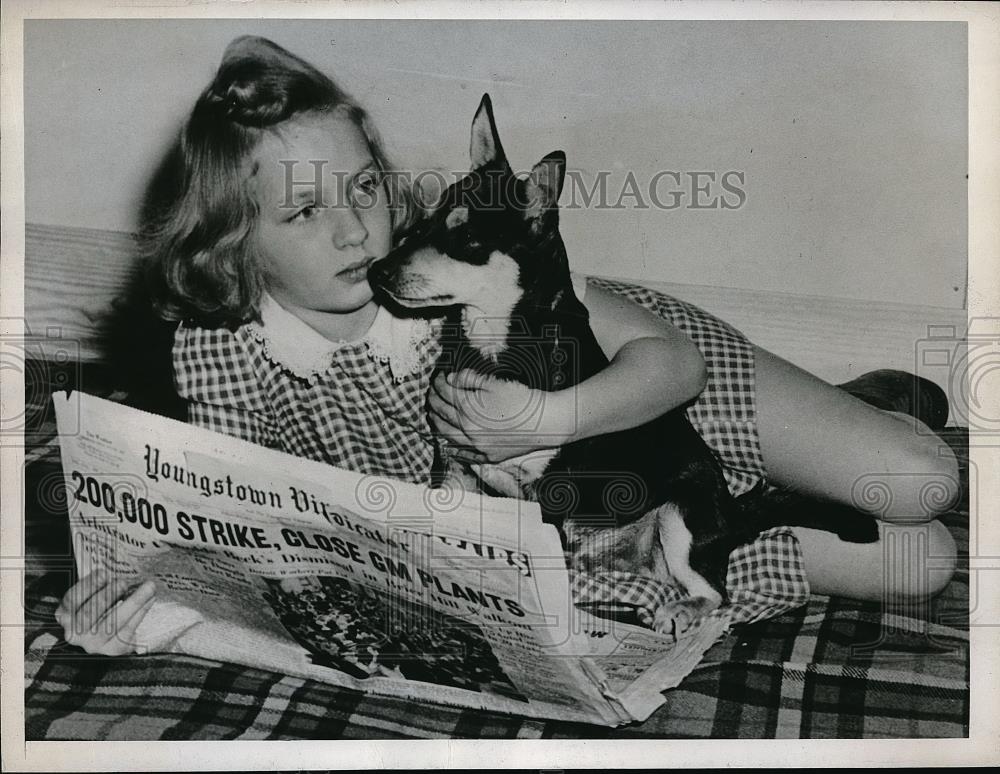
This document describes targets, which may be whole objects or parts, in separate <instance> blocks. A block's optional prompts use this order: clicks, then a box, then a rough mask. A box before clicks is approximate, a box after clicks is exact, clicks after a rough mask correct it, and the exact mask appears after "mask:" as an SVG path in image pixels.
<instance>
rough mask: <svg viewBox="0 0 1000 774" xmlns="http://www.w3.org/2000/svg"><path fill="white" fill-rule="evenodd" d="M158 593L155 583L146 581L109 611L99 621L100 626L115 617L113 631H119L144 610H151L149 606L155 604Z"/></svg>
mask: <svg viewBox="0 0 1000 774" xmlns="http://www.w3.org/2000/svg"><path fill="white" fill-rule="evenodd" d="M155 593H156V586H155V585H154V584H153V581H149V580H148V581H146V582H145V583H143V584H142V585H141V586H139V588H137V589H136V590H135V591H133V592H132V594H130V595H129V596H128V597H126V598H125V599H123V600H121V601H120V602H118V603H117V604H116V605H115V606H114V607H111V608H109V609H108V611H107V612H106V613H105V615H104V617H103V618H102V619H101V620H100V621H97V624H100V623H102V622H103V621H104V619H106V618H108V617H109V616H114V618H115V620H114V621H113V622H112V623H113V624H115V625H113V626H112V627H111V629H112V630H115V629H119V626H120V625H121V624H124V623H126V622H127V621H130V620H131V619H132V618H133V617H134V616H135V614H136V613H137V612H138V611H139V610H141V609H143V608H146V609H148V608H149V605H150V604H152V602H153V595H154V594H155Z"/></svg>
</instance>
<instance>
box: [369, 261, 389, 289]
mask: <svg viewBox="0 0 1000 774" xmlns="http://www.w3.org/2000/svg"><path fill="white" fill-rule="evenodd" d="M391 276H392V270H391V269H390V268H389V262H388V261H386V260H385V259H384V258H383V259H382V260H381V261H375V262H374V263H373V264H372V265H371V266H369V267H368V284H369V285H371V286H372V287H373V288H381V287H385V286H386V284H387V283H388V282H389V279H390V277H391Z"/></svg>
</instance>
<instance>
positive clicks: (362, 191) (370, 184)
mask: <svg viewBox="0 0 1000 774" xmlns="http://www.w3.org/2000/svg"><path fill="white" fill-rule="evenodd" d="M381 187H382V176H381V175H380V174H377V173H374V172H362V173H361V174H360V175H358V176H357V177H356V178H354V183H353V185H352V186H351V188H352V189H353V190H352V193H353V195H354V196H355V197H362V198H364V199H367V200H370V199H371V198H372V197H374V196H377V195H378V192H379V189H380V188H381Z"/></svg>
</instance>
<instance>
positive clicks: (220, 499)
mask: <svg viewBox="0 0 1000 774" xmlns="http://www.w3.org/2000/svg"><path fill="white" fill-rule="evenodd" d="M53 399H54V401H55V406H56V417H57V422H58V427H59V438H60V447H61V453H62V464H63V471H64V475H65V478H66V486H67V502H68V512H69V519H70V527H71V532H72V537H73V545H74V552H75V557H76V563H77V570H78V572H79V573H80V575H81V577H82V575H83V574H86V573H88V572H90V571H92V570H94V569H97V568H104V569H106V570H108V571H109V572H111V573H113V574H114V575H115V576H116V577H117V578H120V579H123V580H125V581H127V582H130V583H132V582H134V583H135V584H138V583H140V582H142V581H143V580H146V579H152V580H153V581H154V582H155V584H156V587H157V592H156V597H155V602H154V604H153V606H152V608H151V609H150V610H149V612H148V613H147V614H146V616H145V618H144V619H143V620H142V623H141V624H140V626H139V628H138V631H137V632H136V640H137V644H138V645H139V648H140V651H141V652H148V651H170V652H177V653H185V654H189V655H194V656H201V657H206V658H212V659H217V660H223V661H229V662H236V663H242V664H246V665H249V666H254V667H260V668H264V669H268V670H272V671H277V672H281V673H285V674H290V675H296V676H301V677H304V678H311V679H315V680H321V681H324V682H328V683H332V684H335V685H339V686H345V687H348V688H351V689H355V690H358V691H364V692H370V693H374V694H381V695H389V696H397V697H405V698H412V699H417V700H423V701H432V702H438V703H445V704H452V705H458V706H466V707H474V708H481V709H489V710H495V711H501V712H508V713H515V714H519V715H527V716H534V717H544V718H561V719H566V720H575V721H581V722H589V723H600V724H605V725H618V724H622V723H627V722H631V721H636V720H643V719H645V718H646V717H648V716H649V714H650V713H651V712H652V711H653V710H654V709H656V707H657V706H659V705H660V704H662V702H663V701H664V697H663V694H662V692H663V691H664V690H665V689H668V688H671V687H674V686H675V685H677V684H678V683H679V682H680V681H681V680H682V679H683V678H684V677H685V676H686V675H687V674H688V673H689V672H690V671H691V670H692V669H693V668H694V667H695V666H696V665H697V663H698V662H699V660H700V659H701V657H702V655H703V654H704V652H705V650H707V649H708V648H709V647H710V646H711V645H712V644H713V643H714V642H715V640H716V639H717V638H718V637H719V636H720V635H721V634H722V633H723V629H724V624H723V623H722V621H721V620H719V619H715V618H711V617H710V618H707V619H705V620H704V621H702V622H700V624H699V625H698V626H696V627H695V628H694V629H693V630H691V631H688V632H686V633H685V634H684V635H683V636H682V637H681V638H680V639H675V638H674V637H673V636H668V635H663V634H659V633H656V632H653V631H651V630H648V629H644V628H641V627H638V626H631V625H629V624H627V623H622V622H620V621H612V620H607V619H602V618H597V617H595V616H593V615H592V614H589V613H587V612H585V611H584V610H580V609H577V608H576V607H574V605H573V602H572V598H571V594H570V586H569V575H568V572H567V569H566V566H565V560H564V557H563V553H562V549H561V546H560V542H559V536H558V533H557V531H556V530H555V528H554V527H552V526H551V525H548V524H545V523H543V522H542V519H541V512H540V510H539V507H538V505H537V504H536V503H531V502H525V501H520V500H514V499H505V498H494V497H488V496H484V495H479V494H470V493H463V492H455V491H452V490H448V489H431V488H428V487H422V486H418V485H415V484H410V483H404V482H400V481H397V480H394V479H390V478H384V477H379V476H370V475H361V474H358V473H353V472H350V471H346V470H341V469H338V468H334V467H331V466H329V465H325V464H322V463H318V462H314V461H311V460H304V459H300V458H297V457H294V456H291V455H287V454H284V453H281V452H278V451H274V450H270V449H265V448H262V447H260V446H255V445H253V444H251V443H248V442H246V441H242V440H239V439H236V438H231V437H228V436H225V435H221V434H217V433H213V432H210V431H207V430H204V429H202V428H198V427H194V426H191V425H187V424H184V423H181V422H176V421H173V420H169V419H165V418H163V417H158V416H155V415H152V414H147V413H144V412H141V411H137V410H134V409H131V408H128V407H125V406H122V405H119V404H116V403H112V402H109V401H105V400H101V399H99V398H95V397H92V396H89V395H86V394H83V393H79V392H74V393H71V394H66V393H57V394H56V395H54V396H53Z"/></svg>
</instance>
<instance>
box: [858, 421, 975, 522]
mask: <svg viewBox="0 0 1000 774" xmlns="http://www.w3.org/2000/svg"><path fill="white" fill-rule="evenodd" d="M887 456H888V455H887ZM885 466H886V468H888V470H887V472H885V473H879V474H869V475H865V476H863V477H862V478H861V479H860V480H859V481H858V483H857V484H856V486H855V491H854V500H855V502H854V505H855V507H857V508H859V509H861V510H864V511H867V512H870V513H872V514H874V515H875V516H877V517H878V518H880V519H882V520H884V521H886V522H889V523H891V524H907V525H919V524H927V523H929V522H931V521H933V520H934V519H936V518H937V517H938V516H939V515H941V514H942V513H946V512H947V511H948V510H949V509H951V508H952V507H953V506H954V505H955V504H956V502H957V501H958V499H959V497H960V496H961V493H962V486H961V480H960V478H959V467H958V460H957V459H956V457H955V453H954V452H953V451H952V450H951V448H950V447H949V446H948V445H947V444H945V442H944V441H942V440H941V439H940V438H939V437H938V436H936V435H933V434H930V435H928V436H912V437H911V438H909V439H907V441H906V443H905V444H903V445H902V446H897V447H896V454H895V455H892V456H891V457H889V458H888V459H887V460H885Z"/></svg>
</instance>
